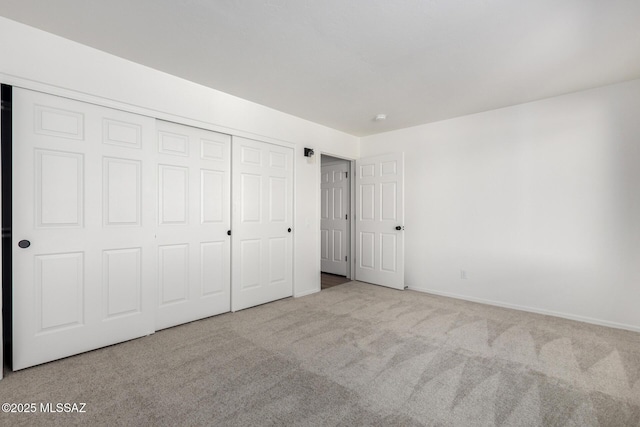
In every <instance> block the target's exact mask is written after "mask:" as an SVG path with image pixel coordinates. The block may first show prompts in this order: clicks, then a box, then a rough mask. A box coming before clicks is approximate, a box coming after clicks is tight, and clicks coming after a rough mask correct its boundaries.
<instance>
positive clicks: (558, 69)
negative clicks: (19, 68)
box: [0, 0, 640, 136]
mask: <svg viewBox="0 0 640 427" xmlns="http://www.w3.org/2000/svg"><path fill="white" fill-rule="evenodd" d="M0 15H2V16H5V17H7V18H9V19H12V20H15V21H18V22H22V23H25V24H27V25H31V26H33V27H37V28H40V29H43V30H45V31H48V32H51V33H54V34H57V35H60V36H62V37H65V38H68V39H71V40H75V41H77V42H80V43H82V44H85V45H88V46H92V47H94V48H97V49H100V50H103V51H105V52H109V53H112V54H114V55H117V56H120V57H123V58H126V59H129V60H131V61H134V62H138V63H140V64H144V65H147V66H149V67H152V68H155V69H158V70H162V71H164V72H167V73H170V74H173V75H176V76H180V77H182V78H185V79H188V80H191V81H194V82H197V83H200V84H202V85H205V86H209V87H212V88H215V89H218V90H220V91H223V92H226V93H229V94H232V95H236V96H239V97H241V98H245V99H248V100H251V101H254V102H256V103H259V104H263V105H266V106H269V107H272V108H274V109H277V110H280V111H283V112H286V113H290V114H292V115H295V116H298V117H302V118H304V119H308V120H311V121H313V122H316V123H320V124H323V125H326V126H329V127H332V128H335V129H339V130H342V131H344V132H347V133H350V134H352V135H356V136H365V135H370V134H374V133H379V132H385V131H389V130H394V129H399V128H404V127H409V126H415V125H419V124H423V123H429V122H433V121H438V120H443V119H448V118H452V117H457V116H461V115H466V114H471V113H477V112H481V111H487V110H491V109H495V108H501V107H506V106H509V105H515V104H520V103H523V102H528V101H533V100H538V99H542V98H547V97H551V96H557V95H561V94H565V93H570V92H575V91H579V90H584V89H589V88H593V87H597V86H602V85H606V84H611V83H616V82H621V81H625V80H630V79H635V78H640V1H638V0H516V1H514V0H236V1H231V0H182V1H176V0H108V1H105V0H55V1H51V0H0ZM4 42H6V41H3V43H4ZM379 113H384V114H386V115H387V119H386V120H385V121H381V122H377V121H375V120H374V117H375V115H376V114H379Z"/></svg>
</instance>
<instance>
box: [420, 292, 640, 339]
mask: <svg viewBox="0 0 640 427" xmlns="http://www.w3.org/2000/svg"><path fill="white" fill-rule="evenodd" d="M409 289H410V290H412V291H418V292H424V293H427V294H433V295H440V296H443V297H449V298H455V299H461V300H465V301H471V302H477V303H480V304H488V305H494V306H497V307H504V308H511V309H514V310H520V311H526V312H529V313H536V314H544V315H546V316H554V317H561V318H563V319H569V320H576V321H578V322H584V323H591V324H593V325H598V326H606V327H609V328H616V329H625V330H628V331H633V332H640V326H634V325H627V324H625V323H617V322H610V321H608V320H601V319H594V318H592V317H586V316H578V315H575V314H569V313H562V312H559V311H552V310H545V309H541V308H536V307H529V306H523V305H517V304H509V303H505V302H500V301H493V300H488V299H483V298H475V297H469V296H466V295H459V294H454V293H449V292H441V291H436V290H433V289H428V288H421V287H416V286H409Z"/></svg>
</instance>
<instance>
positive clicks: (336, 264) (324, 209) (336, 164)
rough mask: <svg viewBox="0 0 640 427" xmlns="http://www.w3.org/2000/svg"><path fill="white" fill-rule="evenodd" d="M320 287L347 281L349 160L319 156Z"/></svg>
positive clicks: (349, 266) (349, 243)
mask: <svg viewBox="0 0 640 427" xmlns="http://www.w3.org/2000/svg"><path fill="white" fill-rule="evenodd" d="M320 162H321V165H320V170H321V172H320V188H321V190H320V194H321V203H320V206H321V207H320V209H321V213H320V236H321V237H320V240H321V250H320V271H321V280H320V288H321V289H328V288H331V287H333V286H337V285H340V284H343V283H346V282H349V281H351V260H350V258H351V218H350V205H351V173H350V165H351V162H350V161H348V160H345V159H340V158H337V157H332V156H328V155H325V154H323V155H321V158H320Z"/></svg>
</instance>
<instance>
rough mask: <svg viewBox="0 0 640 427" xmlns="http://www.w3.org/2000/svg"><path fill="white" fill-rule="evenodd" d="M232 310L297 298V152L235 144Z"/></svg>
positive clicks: (236, 141) (249, 143)
mask: <svg viewBox="0 0 640 427" xmlns="http://www.w3.org/2000/svg"><path fill="white" fill-rule="evenodd" d="M232 157H233V190H232V191H233V207H232V208H233V214H232V236H231V237H232V239H233V240H232V310H233V311H236V310H241V309H243V308H248V307H252V306H255V305H259V304H264V303H266V302H270V301H275V300H277V299H281V298H285V297H289V296H292V295H293V252H292V251H293V149H291V148H288V147H283V146H279V145H274V144H268V143H264V142H259V141H254V140H250V139H246V138H239V137H234V138H233V156H232Z"/></svg>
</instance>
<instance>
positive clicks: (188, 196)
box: [156, 121, 231, 330]
mask: <svg viewBox="0 0 640 427" xmlns="http://www.w3.org/2000/svg"><path fill="white" fill-rule="evenodd" d="M156 142H157V145H156V152H157V159H158V165H157V185H158V190H157V193H158V215H157V216H158V230H157V239H156V251H157V253H156V256H157V259H158V290H159V292H158V305H157V307H158V308H157V321H156V329H157V330H159V329H163V328H167V327H170V326H174V325H178V324H181V323H186V322H190V321H192V320H196V319H202V318H204V317H209V316H213V315H216V314H220V313H225V312H228V311H229V310H230V308H231V307H230V305H231V294H230V273H231V261H230V241H231V238H230V237H229V236H228V235H227V232H228V231H229V229H230V223H231V219H230V216H231V206H230V199H231V194H230V191H231V188H230V187H231V181H230V180H231V177H230V168H231V136H229V135H224V134H220V133H216V132H211V131H207V130H203V129H197V128H193V127H188V126H183V125H178V124H175V123H169V122H163V121H157V138H156Z"/></svg>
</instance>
